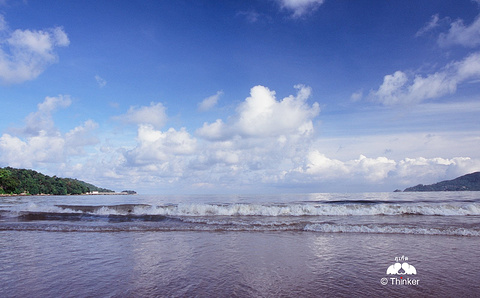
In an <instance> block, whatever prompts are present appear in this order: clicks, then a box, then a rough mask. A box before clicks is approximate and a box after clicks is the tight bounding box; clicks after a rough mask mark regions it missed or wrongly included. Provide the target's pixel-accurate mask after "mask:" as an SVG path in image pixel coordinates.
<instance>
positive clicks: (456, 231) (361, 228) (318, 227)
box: [304, 223, 480, 237]
mask: <svg viewBox="0 0 480 298" xmlns="http://www.w3.org/2000/svg"><path fill="white" fill-rule="evenodd" d="M304 230H305V231H312V232H322V233H370V234H416V235H446V236H476V237H478V236H480V231H479V230H472V229H465V228H446V229H439V228H425V227H418V228H414V227H395V226H378V225H369V226H366V225H337V224H335V225H334V224H328V223H324V224H308V225H306V226H305V228H304Z"/></svg>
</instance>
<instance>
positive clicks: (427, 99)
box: [0, 0, 480, 194]
mask: <svg viewBox="0 0 480 298" xmlns="http://www.w3.org/2000/svg"><path fill="white" fill-rule="evenodd" d="M0 111H1V114H2V116H1V117H0V167H5V166H11V167H17V168H28V169H33V170H36V171H39V172H42V173H45V174H48V175H52V176H53V175H56V176H59V177H72V178H77V179H80V180H84V181H86V182H90V183H93V184H95V185H97V186H101V187H106V188H110V189H114V190H116V191H121V190H125V189H134V190H136V191H137V192H139V193H144V194H209V193H212V194H221V193H238V194H242V193H306V192H370V191H371V192H379V191H388V192H389V191H393V190H395V189H404V188H406V187H409V186H413V185H417V184H419V183H422V184H430V183H435V182H438V181H441V180H446V179H453V178H455V177H458V176H460V175H464V174H467V173H471V172H475V171H480V150H479V149H480V1H478V0H477V1H473V0H452V1H449V0H443V1H438V0H404V1H384V0H381V1H380V0H378V1H370V0H368V1H367V0H358V1H357V0H356V1H347V0H245V1H220V0H218V1H216V0H210V1H206V0H195V1H193V0H190V1H183V0H178V1H149V0H138V1H120V0H118V1H90V0H84V1H63V0H62V1H60V0H58V1H56V0H48V1H46V0H36V1H31V0H0Z"/></svg>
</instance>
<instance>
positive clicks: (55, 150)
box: [0, 95, 99, 168]
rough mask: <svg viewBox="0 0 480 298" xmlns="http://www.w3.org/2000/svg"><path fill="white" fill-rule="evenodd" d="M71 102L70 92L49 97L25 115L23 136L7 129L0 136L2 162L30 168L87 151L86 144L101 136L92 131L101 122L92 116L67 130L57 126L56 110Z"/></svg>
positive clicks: (56, 162)
mask: <svg viewBox="0 0 480 298" xmlns="http://www.w3.org/2000/svg"><path fill="white" fill-rule="evenodd" d="M70 104H71V100H70V98H69V97H68V96H64V95H59V96H57V97H46V98H45V100H44V101H43V102H42V103H40V104H38V106H37V111H36V112H33V113H31V114H29V115H28V116H27V117H26V118H25V123H26V124H25V127H24V128H22V129H20V130H18V131H20V132H21V135H23V136H14V135H11V134H8V133H5V134H3V135H2V136H1V137H0V164H2V165H9V166H13V167H28V168H31V167H36V166H39V165H41V164H62V163H64V162H66V161H67V160H68V159H70V158H71V157H72V156H75V155H82V154H84V153H85V152H84V148H85V147H86V146H91V145H95V144H97V143H98V142H99V140H98V139H97V138H96V137H94V136H93V134H92V132H93V131H94V130H95V129H96V128H97V126H98V125H97V124H96V123H95V122H94V121H92V120H87V121H86V122H85V123H84V124H83V125H80V126H78V127H75V128H73V129H72V130H70V131H69V132H67V133H66V134H62V133H61V132H60V131H59V129H58V128H56V126H55V123H54V122H53V119H52V114H53V113H54V112H55V111H56V110H57V109H58V108H65V107H68V106H69V105H70Z"/></svg>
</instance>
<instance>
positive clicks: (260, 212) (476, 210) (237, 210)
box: [5, 202, 480, 217]
mask: <svg viewBox="0 0 480 298" xmlns="http://www.w3.org/2000/svg"><path fill="white" fill-rule="evenodd" d="M5 210H8V211H10V212H11V213H13V214H18V213H19V212H50V213H91V214H95V215H102V216H108V215H127V214H131V215H164V216H185V217H192V216H268V217H280V216H362V215H365V216H374V215H409V214H413V215H436V216H467V215H468V216H470V215H477V216H478V215H480V204H479V203H468V204H465V203H464V204H459V203H441V204H434V203H428V204H425V203H420V204H298V203H297V204H284V205H273V204H224V205H217V204H195V203H190V204H178V205H167V206H149V205H137V206H132V208H118V206H98V208H96V207H95V208H93V209H92V210H89V211H88V212H86V211H82V210H81V209H76V208H75V206H72V208H68V206H62V207H59V206H55V205H42V204H35V203H33V202H30V203H28V204H21V205H15V206H11V207H9V208H5ZM13 214H12V215H13Z"/></svg>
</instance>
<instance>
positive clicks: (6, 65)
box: [0, 15, 70, 84]
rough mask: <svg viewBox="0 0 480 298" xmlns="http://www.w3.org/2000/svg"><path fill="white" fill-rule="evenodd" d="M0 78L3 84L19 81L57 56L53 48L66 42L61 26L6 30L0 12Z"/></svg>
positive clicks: (64, 44) (28, 78)
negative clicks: (2, 36)
mask: <svg viewBox="0 0 480 298" xmlns="http://www.w3.org/2000/svg"><path fill="white" fill-rule="evenodd" d="M0 31H2V32H4V34H3V35H6V37H5V38H0V81H1V82H2V83H4V84H15V83H22V82H24V81H28V80H32V79H35V78H36V77H38V76H39V75H40V74H41V73H42V72H43V71H45V69H46V68H47V67H48V66H49V65H50V64H52V63H55V62H56V61H57V59H58V57H57V53H56V52H55V48H56V47H66V46H68V45H69V44H70V40H69V39H68V36H67V34H66V33H65V31H64V30H63V28H62V27H55V28H49V29H46V30H29V29H26V30H20V29H17V30H15V31H13V32H11V31H9V29H8V26H7V23H6V22H5V19H4V18H3V16H1V15H0Z"/></svg>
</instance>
